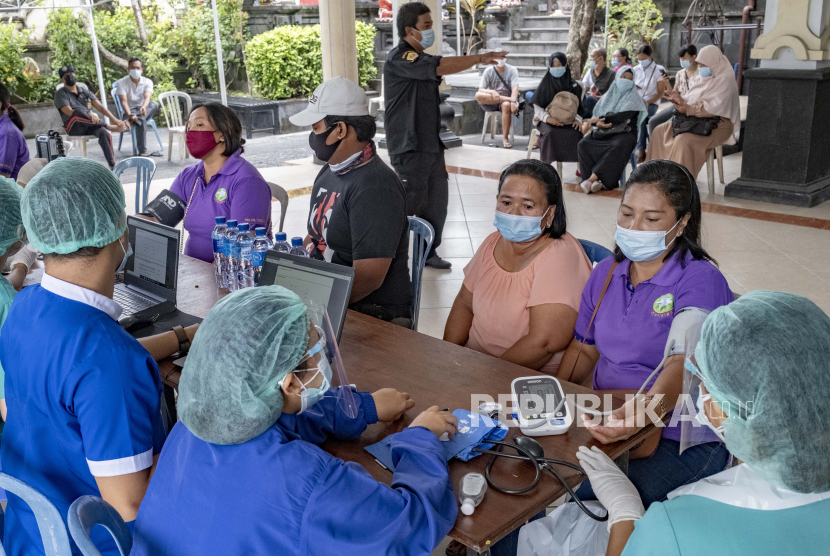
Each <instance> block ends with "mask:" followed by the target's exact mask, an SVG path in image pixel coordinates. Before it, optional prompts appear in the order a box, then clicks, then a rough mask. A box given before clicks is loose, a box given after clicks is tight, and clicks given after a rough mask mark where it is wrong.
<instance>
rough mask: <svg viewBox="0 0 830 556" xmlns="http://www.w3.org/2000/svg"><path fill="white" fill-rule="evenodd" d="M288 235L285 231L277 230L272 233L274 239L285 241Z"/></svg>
mask: <svg viewBox="0 0 830 556" xmlns="http://www.w3.org/2000/svg"><path fill="white" fill-rule="evenodd" d="M287 237H288V236H286V235H285V232H277V233H276V234H274V241H286V238H287Z"/></svg>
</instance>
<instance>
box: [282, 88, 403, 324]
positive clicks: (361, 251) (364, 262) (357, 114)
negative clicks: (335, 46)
mask: <svg viewBox="0 0 830 556" xmlns="http://www.w3.org/2000/svg"><path fill="white" fill-rule="evenodd" d="M313 98H314V99H316V100H315V101H314V102H313V103H309V105H308V108H307V109H306V110H303V111H302V112H300V113H299V114H296V115H294V116H292V117H291V122H292V123H293V124H294V125H296V126H300V127H305V126H309V125H310V126H312V131H311V134H310V135H309V144H310V145H311V149H312V150H313V151H314V154H316V155H317V158H319V159H320V160H322V161H324V162H328V164H327V165H326V166H324V167H323V168H322V169H321V170H320V172H319V173H318V174H317V178H316V179H315V180H314V188H313V189H312V191H311V206H310V209H309V216H308V236H307V237H306V240H305V245H306V248H307V249H308V250H309V252H310V254H311V256H312V257H314V258H317V259H324V260H327V261H329V262H333V263H336V264H341V265H344V266H351V267H354V271H355V273H354V274H355V275H354V283H353V285H352V295H351V298H350V299H349V305H350V307H351V308H352V309H354V310H356V311H359V312H361V313H364V314H367V315H370V316H373V317H375V318H379V319H381V320H385V321H387V322H394V323H395V324H399V325H401V326H405V327H406V328H411V327H412V320H411V319H412V282H411V281H410V279H409V268H408V261H409V255H408V252H407V249H408V247H409V221H408V220H407V218H406V195H405V193H404V189H403V184H401V180H400V179H399V178H398V176H397V174H395V171H394V170H392V169H391V168H389V166H387V165H386V163H385V162H383V160H381V158H380V157H379V156H378V155H377V151H376V148H375V142H374V141H372V138H373V137H374V136H375V131H376V126H375V119H374V118H373V117H372V116H370V115H369V102H368V99H367V98H366V93H364V92H363V89H361V88H360V87H358V86H357V85H355V84H354V83H352V82H351V81H349V80H348V79H344V78H342V77H335V78H334V79H330V80H328V81H326V82H325V83H323V84H322V85H320V86H319V87H317V90H316V91H314V95H313Z"/></svg>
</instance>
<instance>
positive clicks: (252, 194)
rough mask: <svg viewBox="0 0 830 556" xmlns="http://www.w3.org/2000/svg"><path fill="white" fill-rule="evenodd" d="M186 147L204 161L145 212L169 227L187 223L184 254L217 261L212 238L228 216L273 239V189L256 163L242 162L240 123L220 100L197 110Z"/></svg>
mask: <svg viewBox="0 0 830 556" xmlns="http://www.w3.org/2000/svg"><path fill="white" fill-rule="evenodd" d="M186 141H187V149H188V151H190V154H192V155H193V156H194V157H196V158H200V159H201V162H199V163H198V164H194V165H193V166H189V167H187V168H185V169H184V170H182V172H181V173H180V174H179V175H178V176H176V179H175V181H174V182H173V185H171V186H170V190H169V191H168V190H164V191H163V192H162V193H161V194H160V195H159V196H158V197H156V199H155V200H154V201H152V202H151V203H149V204H148V205H147V206H146V207H145V209H144V211H145V212H144V214H145V215H146V216H151V217H153V218H155V219H156V220H158V221H159V222H161V223H162V224H166V225H168V226H176V225H177V224H178V223H179V222H181V221H182V220H184V229H185V230H187V233H188V234H189V235H188V239H187V243H186V244H185V246H184V254H185V255H188V256H190V257H194V258H197V259H201V260H203V261H206V262H213V243H212V240H211V237H210V234H211V233H212V232H213V228H214V227H215V226H216V217H217V216H224V217H226V218H227V219H228V220H236V221H237V222H239V223H240V224H242V223H243V222H247V223H249V224H250V225H251V229H252V230H253V229H255V228H258V227H260V226H263V227H265V229H267V230H268V235H269V236H271V188H270V187H269V186H268V184H267V183H266V181H265V180H264V179H263V178H262V176H261V175H260V173H259V171H258V170H257V169H256V168H254V166H253V164H251V163H250V162H248V161H247V160H245V159H244V158H242V153H243V152H244V149H243V147H242V146H243V145H244V144H245V139H243V138H242V123H241V122H240V121H239V118H238V117H237V116H236V114H234V113H233V111H232V110H231V109H230V108H228V107H226V106H223V105H221V104H219V103H217V102H210V103H207V104H203V105H201V106H196V107H194V108H193V111H192V112H191V113H190V119H189V120H188V122H187V135H186Z"/></svg>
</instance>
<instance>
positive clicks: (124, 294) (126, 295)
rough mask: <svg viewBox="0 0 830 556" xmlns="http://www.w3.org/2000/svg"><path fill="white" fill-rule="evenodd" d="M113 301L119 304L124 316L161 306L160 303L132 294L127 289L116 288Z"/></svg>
mask: <svg viewBox="0 0 830 556" xmlns="http://www.w3.org/2000/svg"><path fill="white" fill-rule="evenodd" d="M112 298H113V300H114V301H115V302H116V303H118V304H119V305H120V306H121V308H122V309H124V312H123V313H122V314H123V315H124V316H128V315H134V314H135V313H138V312H139V311H143V310H144V309H149V308H150V307H155V306H156V305H158V304H159V302H158V301H156V300H154V299H150V298H148V297H142V296H140V295H138V294H136V293H135V292H131V291H129V290H127V289H125V288H119V287H116V288H115V291H114V292H113V296H112Z"/></svg>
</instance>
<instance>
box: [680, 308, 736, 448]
mask: <svg viewBox="0 0 830 556" xmlns="http://www.w3.org/2000/svg"><path fill="white" fill-rule="evenodd" d="M704 320H705V319H702V318H700V319H698V320H697V322H695V323H694V324H693V325H692V326H690V327H689V329H688V330H687V332H686V346H685V360H684V362H683V394H682V396H681V398H680V417H679V419H680V453H681V454H682V453H683V451H684V450H686V449H687V448H691V447H693V446H697V445H698V444H705V443H707V442H720V441H721V440H720V439H719V438H718V435H717V434H715V432H714V431H713V430H712V429H711V428H709V426H708V425H707V424H706V419H705V418H701V417H700V416H698V406H700V407H703V404H702V403H700V402H699V400H700V398H701V396H703V395H704V394H703V393H702V392H701V388H700V387H701V384H703V381H702V379H701V377H700V370H699V368H698V366H697V361H696V360H695V348H697V344H698V343H699V342H700V335H701V332H702V331H703V321H704ZM712 403H717V402H715V401H714V400H712ZM712 409H713V408H710V412H711V411H712ZM724 409H725V408H724ZM716 410H717V409H716ZM675 415H677V411H675Z"/></svg>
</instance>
